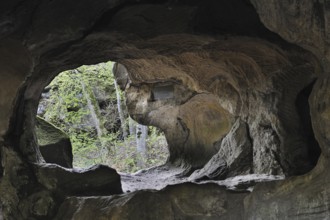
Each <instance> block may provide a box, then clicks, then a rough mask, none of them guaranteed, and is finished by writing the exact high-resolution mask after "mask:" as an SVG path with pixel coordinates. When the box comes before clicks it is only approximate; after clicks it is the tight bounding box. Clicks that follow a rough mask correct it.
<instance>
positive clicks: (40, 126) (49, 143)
mask: <svg viewBox="0 0 330 220" xmlns="http://www.w3.org/2000/svg"><path fill="white" fill-rule="evenodd" d="M36 134H37V138H38V144H39V146H40V152H41V154H42V156H43V157H44V159H45V161H46V162H47V163H55V164H58V165H60V166H63V167H68V168H72V158H73V156H72V146H71V141H70V138H69V136H68V135H67V134H65V133H64V132H63V131H62V130H60V129H59V128H57V127H55V126H54V125H52V124H51V123H49V122H47V121H45V120H44V119H42V118H40V117H37V120H36Z"/></svg>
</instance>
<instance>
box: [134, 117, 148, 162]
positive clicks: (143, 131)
mask: <svg viewBox="0 0 330 220" xmlns="http://www.w3.org/2000/svg"><path fill="white" fill-rule="evenodd" d="M147 137H148V127H147V126H144V125H140V124H137V126H136V150H137V153H138V162H137V165H138V166H139V167H141V168H142V167H143V166H144V165H145V162H144V161H145V160H146V159H147V142H146V141H147Z"/></svg>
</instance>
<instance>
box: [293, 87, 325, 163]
mask: <svg viewBox="0 0 330 220" xmlns="http://www.w3.org/2000/svg"><path fill="white" fill-rule="evenodd" d="M314 84H315V81H314V82H312V83H310V84H309V85H308V86H306V87H305V88H304V89H303V90H301V91H300V92H299V94H298V96H297V99H296V107H297V111H298V115H299V117H300V120H301V122H302V126H303V128H302V130H303V134H304V136H305V138H306V141H307V147H308V149H307V150H308V156H309V161H310V163H311V165H312V167H311V168H313V167H315V166H316V164H317V162H318V159H319V157H320V154H321V148H320V145H319V143H318V142H317V140H316V138H315V135H314V130H313V127H312V119H311V113H310V104H309V97H310V95H311V93H312V90H313V86H314Z"/></svg>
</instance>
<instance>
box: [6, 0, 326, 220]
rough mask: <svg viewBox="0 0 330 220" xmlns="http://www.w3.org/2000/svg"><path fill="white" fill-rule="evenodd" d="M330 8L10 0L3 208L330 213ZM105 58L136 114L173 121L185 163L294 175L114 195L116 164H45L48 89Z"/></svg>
mask: <svg viewBox="0 0 330 220" xmlns="http://www.w3.org/2000/svg"><path fill="white" fill-rule="evenodd" d="M329 12H330V9H329V7H328V4H327V3H326V2H323V1H310V0H302V1H274V0H272V1H266V0H258V1H257V0H231V1H226V0H220V1H219V0H206V1H195V0H192V1H186V0H177V1H166V0H159V1H149V0H141V1H134V0H126V1H124V0H98V1H92V0H83V1H80V2H79V3H76V2H73V1H61V0H52V1H38V0H36V1H19V0H3V1H1V3H0V57H1V59H0V156H1V165H0V207H1V210H2V215H3V217H4V219H54V218H55V219H56V218H57V219H70V218H76V219H84V218H86V219H89V218H90V217H91V216H92V217H93V218H94V219H101V218H110V217H112V218H113V219H116V218H119V219H136V218H135V217H136V216H139V217H140V219H156V218H157V219H178V218H189V219H281V220H282V219H326V218H327V217H328V216H329V215H330V209H329V202H330V201H329V198H330V191H329V189H330V185H329V183H330V176H329V171H328V167H329V165H330V164H329V163H330V159H329V156H330V150H329V146H330V116H329V115H330V113H329V112H330V110H329V109H330V75H329V74H330V73H329V67H330V66H329V61H330V57H329V48H330V47H329V41H330V39H329V36H330V35H329V33H328V32H329V28H328V26H327V24H328V23H329V21H328V19H329V18H328V16H327V14H328V13H329ZM108 60H112V61H115V62H117V63H118V65H117V68H116V69H115V74H116V77H117V81H118V84H119V85H120V87H121V89H123V90H125V91H126V96H127V104H128V110H129V112H130V115H131V116H132V117H133V118H134V119H136V120H137V121H139V122H140V123H142V124H145V125H154V126H157V127H159V128H161V129H162V130H163V131H164V133H165V135H166V138H167V140H168V144H169V151H170V157H169V161H168V163H169V164H170V165H172V166H173V167H175V166H182V167H184V168H185V171H184V172H183V173H182V176H189V175H190V174H191V173H194V172H200V173H199V174H198V176H199V177H200V176H206V177H207V178H220V177H218V176H217V175H212V174H214V173H215V174H221V173H222V170H221V168H224V165H225V170H224V171H225V172H224V173H225V174H224V176H222V177H221V178H226V177H228V176H230V177H233V176H236V175H241V174H247V173H250V174H253V175H266V174H267V175H269V174H273V175H282V176H286V177H288V178H286V179H284V180H278V181H274V182H265V183H258V184H257V185H256V186H255V187H254V188H253V189H252V188H249V191H247V190H245V189H244V190H243V191H242V190H239V191H238V192H235V193H233V192H232V191H229V190H228V189H226V188H224V187H221V186H217V185H216V184H214V185H213V184H212V185H211V186H210V185H209V184H189V183H185V184H178V185H174V186H170V187H168V188H166V189H164V190H163V191H137V192H132V193H128V194H122V195H118V196H108V195H112V194H118V193H121V192H122V190H121V184H120V176H119V175H118V174H117V173H116V171H115V170H113V169H111V168H109V167H104V166H98V167H94V168H92V169H89V170H76V169H66V168H63V167H60V166H56V165H51V164H47V163H45V161H44V159H43V157H42V155H41V153H40V150H39V146H38V143H37V139H36V135H35V123H36V122H35V116H36V112H37V106H38V101H39V98H40V95H41V93H42V90H43V88H44V87H45V86H46V85H47V84H48V83H49V82H50V81H51V80H52V79H53V78H54V77H55V76H56V75H57V74H58V73H59V72H61V71H63V70H67V69H73V68H76V67H78V66H80V65H82V64H95V63H99V62H104V61H108ZM210 164H211V165H210ZM213 164H214V165H213ZM217 166H218V167H217ZM203 169H204V171H205V172H206V173H205V175H204V174H203V172H204V171H203ZM196 170H197V171H196ZM208 172H209V173H208ZM195 174H196V173H195ZM226 175H227V176H226ZM199 177H198V178H197V179H199ZM215 182H217V181H215ZM100 195H104V197H102V196H100ZM105 195H107V196H105ZM78 196H79V197H78ZM86 196H93V197H86ZM141 200H143V201H145V203H141V202H140V201H141ZM159 213H162V214H159ZM0 215H1V213H0ZM0 219H1V217H0Z"/></svg>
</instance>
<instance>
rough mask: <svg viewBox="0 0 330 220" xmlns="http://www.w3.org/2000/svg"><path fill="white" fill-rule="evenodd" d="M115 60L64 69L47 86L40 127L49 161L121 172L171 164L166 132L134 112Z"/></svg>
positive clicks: (41, 144)
mask: <svg viewBox="0 0 330 220" xmlns="http://www.w3.org/2000/svg"><path fill="white" fill-rule="evenodd" d="M113 64H114V63H113V62H107V63H100V64H96V65H90V66H87V65H86V66H81V67H79V68H77V69H73V70H67V71H64V72H62V73H60V74H58V76H56V77H55V78H54V79H53V80H52V82H51V83H50V84H49V85H47V86H46V87H45V88H44V89H43V92H42V94H41V98H40V100H39V105H38V111H37V117H36V127H35V128H36V135H37V139H38V144H39V149H40V152H41V154H42V156H43V158H44V159H45V161H46V162H47V163H55V164H58V165H61V166H63V167H67V168H72V167H75V168H86V167H90V166H93V165H96V164H104V165H108V166H109V167H112V168H114V169H116V170H117V171H118V172H122V173H134V172H137V171H138V170H142V169H148V168H151V167H155V166H160V165H163V164H165V163H166V160H167V157H168V149H167V141H166V138H165V136H164V134H163V132H162V131H161V130H160V129H158V128H156V127H153V126H144V125H142V124H139V123H137V122H136V121H134V120H133V119H132V118H131V117H130V116H129V114H128V110H127V106H126V103H125V97H124V92H123V91H121V90H120V88H119V86H118V85H117V82H116V80H115V78H114V75H113V73H112V69H113Z"/></svg>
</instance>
